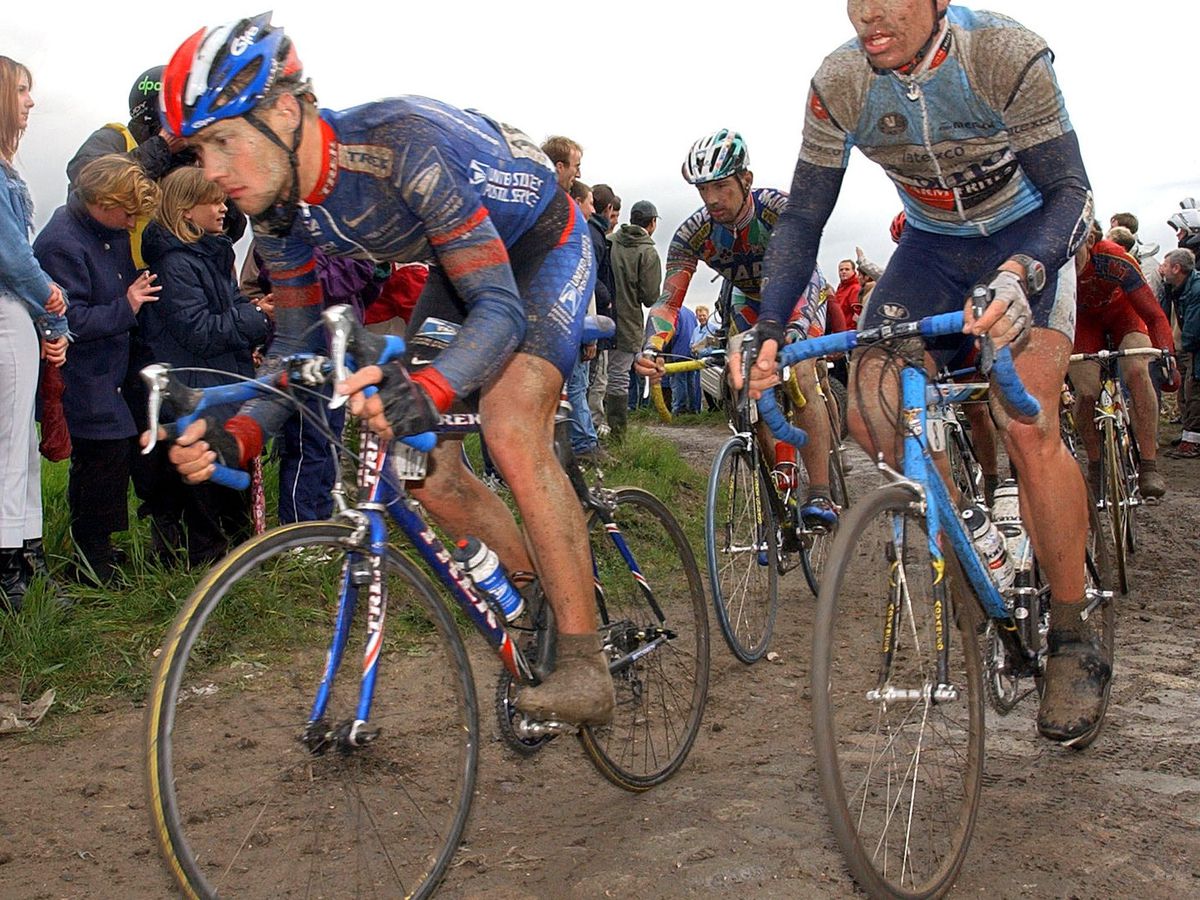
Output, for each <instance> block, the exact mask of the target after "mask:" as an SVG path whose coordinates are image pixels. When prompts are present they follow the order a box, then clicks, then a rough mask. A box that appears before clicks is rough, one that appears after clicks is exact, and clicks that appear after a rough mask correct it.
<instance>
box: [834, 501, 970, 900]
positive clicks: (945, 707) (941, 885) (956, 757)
mask: <svg viewBox="0 0 1200 900" xmlns="http://www.w3.org/2000/svg"><path fill="white" fill-rule="evenodd" d="M897 517H899V521H900V522H901V523H902V524H903V529H902V531H901V533H902V534H903V535H905V536H906V537H907V540H906V541H904V542H903V543H902V545H901V547H900V549H899V552H898V553H897V551H896V549H895V545H894V544H893V535H894V528H895V524H896V521H897ZM889 554H890V556H889ZM889 558H890V559H891V560H892V563H891V564H890V565H888V564H886V562H885V561H886V560H887V559H889ZM931 571H932V568H931V564H930V559H929V555H928V542H927V540H926V533H925V522H924V517H923V516H922V515H921V513H920V509H919V503H918V498H917V495H916V494H915V493H914V492H913V491H911V490H910V489H909V488H907V487H905V486H902V485H885V486H883V487H881V488H878V489H877V490H875V491H874V492H872V493H871V494H869V495H868V496H867V497H865V498H863V499H861V500H860V501H859V502H858V503H857V504H856V505H855V506H854V508H853V509H852V510H851V512H850V514H849V515H848V516H847V518H846V521H845V522H844V523H843V524H842V527H841V530H840V531H839V533H838V536H837V538H836V540H835V541H834V546H833V550H832V553H831V557H830V568H829V571H828V573H827V575H826V579H825V583H824V585H823V586H822V589H821V595H820V598H819V600H818V604H817V615H816V623H815V626H814V631H813V669H812V694H813V707H812V716H813V730H814V750H815V753H816V758H817V771H818V776H819V779H818V780H819V783H820V789H821V796H822V798H823V800H824V803H825V807H826V810H827V811H828V813H829V818H830V822H831V825H832V827H833V832H834V835H835V837H836V839H837V843H838V846H839V847H840V849H841V851H842V855H843V857H844V859H845V861H846V864H847V866H848V868H849V869H850V872H851V874H852V875H853V876H854V878H855V880H856V881H857V882H858V884H859V885H860V886H861V887H862V888H863V889H864V890H865V891H866V892H867V893H869V894H870V895H872V896H874V897H906V898H916V897H937V896H941V895H942V894H944V893H945V892H946V891H948V890H949V889H950V887H951V885H952V884H953V883H954V879H955V878H956V876H957V874H958V872H959V869H960V868H961V866H962V863H963V859H964V858H965V856H966V853H967V848H968V845H969V843H970V838H971V833H972V831H973V828H974V824H975V818H976V813H977V809H978V805H979V798H980V791H981V788H982V776H983V728H984V687H983V681H982V673H981V664H980V659H979V645H978V636H977V634H976V629H975V620H976V617H977V613H976V607H975V606H974V605H973V604H974V600H973V598H971V597H970V596H969V595H967V594H966V593H965V592H963V591H962V590H961V588H960V587H959V585H961V584H964V583H965V582H963V581H962V580H961V577H954V576H956V575H957V574H958V573H957V563H956V561H955V560H954V559H953V557H948V558H947V559H946V574H947V576H948V580H949V585H948V593H947V596H948V598H949V600H950V603H951V606H952V609H951V610H950V619H951V621H952V623H953V627H952V629H951V633H950V635H949V637H950V638H951V639H950V640H949V641H947V644H948V646H949V647H950V648H951V651H952V655H951V660H950V661H951V681H952V683H953V684H954V685H955V686H956V687H957V688H958V695H957V697H956V698H955V699H953V700H950V699H946V698H942V699H941V700H939V701H936V702H935V701H934V700H932V699H931V697H930V694H929V688H930V687H931V686H932V677H933V676H932V673H933V672H934V667H935V666H936V657H937V654H936V651H935V650H934V649H933V648H934V646H935V640H934V636H935V633H936V630H937V629H936V625H935V615H934V604H933V602H932V600H931V599H930V598H929V597H928V596H927V593H926V592H927V591H928V589H929V586H930V584H931V583H932V575H931ZM893 590H895V591H896V592H897V593H895V594H894V593H893ZM900 591H904V592H906V596H905V597H902V596H901V595H900V593H899V592H900ZM914 599H915V600H916V602H912V601H913V600H914ZM892 602H895V603H896V606H894V607H892V608H891V609H889V603H892ZM895 609H898V610H899V614H898V615H895V616H893V615H892V611H893V610H895ZM885 624H886V625H887V626H889V627H888V628H887V629H885ZM955 634H957V640H954V639H953V638H954V636H955ZM881 636H883V637H884V638H885V641H886V640H888V639H893V638H894V640H895V642H896V644H895V648H894V653H893V661H892V664H891V669H890V675H889V677H888V680H887V684H888V685H889V686H894V687H896V688H899V689H902V690H903V689H912V690H914V691H918V692H919V693H920V694H921V697H920V698H919V699H914V698H912V697H909V698H899V699H897V698H892V699H891V701H890V702H887V701H884V700H874V701H873V700H871V699H869V698H868V694H867V692H868V691H871V690H874V689H877V688H880V687H882V686H883V685H882V684H881V680H880V672H879V665H878V664H879V663H880V662H881V661H882V657H881V653H880V647H881V642H880V638H881ZM873 660H874V661H876V664H875V665H873V664H872V661H873ZM939 739H940V740H943V741H944V742H945V743H947V744H949V745H951V746H949V747H948V748H943V747H941V746H938V745H937V744H935V741H936V740H939ZM873 804H878V806H875V805H873Z"/></svg>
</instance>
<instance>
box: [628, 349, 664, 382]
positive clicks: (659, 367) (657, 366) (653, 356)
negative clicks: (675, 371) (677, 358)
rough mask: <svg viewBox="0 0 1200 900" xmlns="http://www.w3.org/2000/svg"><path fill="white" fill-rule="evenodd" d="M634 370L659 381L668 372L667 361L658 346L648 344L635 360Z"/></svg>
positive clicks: (644, 376)
mask: <svg viewBox="0 0 1200 900" xmlns="http://www.w3.org/2000/svg"><path fill="white" fill-rule="evenodd" d="M633 370H634V371H635V372H637V374H638V375H640V376H642V377H643V378H649V379H650V380H651V381H652V382H655V383H657V382H659V381H661V380H662V377H663V376H664V375H665V374H666V373H667V368H666V363H664V362H663V361H662V358H661V357H660V356H659V355H658V348H656V347H654V346H653V345H652V344H648V345H647V346H646V347H645V349H643V350H642V352H641V353H639V354H638V355H637V357H636V358H634V360H633Z"/></svg>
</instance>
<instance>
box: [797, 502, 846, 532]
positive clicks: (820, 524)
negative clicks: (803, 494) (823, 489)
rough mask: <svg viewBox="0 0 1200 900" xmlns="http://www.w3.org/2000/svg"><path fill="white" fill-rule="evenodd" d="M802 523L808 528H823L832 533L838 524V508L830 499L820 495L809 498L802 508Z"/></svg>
mask: <svg viewBox="0 0 1200 900" xmlns="http://www.w3.org/2000/svg"><path fill="white" fill-rule="evenodd" d="M800 521H802V522H803V523H804V525H805V527H806V528H823V529H825V530H826V531H832V530H833V529H834V528H835V527H837V523H838V512H837V507H836V506H834V505H833V501H832V500H830V499H829V498H828V497H823V496H820V495H816V496H813V497H809V498H808V499H807V500H805V501H804V505H803V506H801V507H800Z"/></svg>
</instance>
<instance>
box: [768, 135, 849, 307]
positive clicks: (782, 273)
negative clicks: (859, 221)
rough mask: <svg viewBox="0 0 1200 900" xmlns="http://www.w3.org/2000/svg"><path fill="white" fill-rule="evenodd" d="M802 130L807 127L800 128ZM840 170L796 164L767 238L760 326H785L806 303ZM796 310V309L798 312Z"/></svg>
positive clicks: (800, 162)
mask: <svg viewBox="0 0 1200 900" xmlns="http://www.w3.org/2000/svg"><path fill="white" fill-rule="evenodd" d="M806 130H807V126H806ZM845 172H846V170H845V169H844V168H830V167H826V166H818V165H814V164H813V163H810V162H806V161H805V160H804V159H803V157H802V158H801V159H800V160H798V161H797V163H796V170H795V173H794V174H793V176H792V188H791V193H790V199H789V200H788V205H787V208H786V209H785V210H784V211H783V214H782V215H780V217H779V221H778V222H777V223H776V225H775V230H774V231H773V232H772V233H771V241H770V243H769V244H768V245H767V252H766V255H765V257H764V260H763V272H764V275H763V292H762V305H761V308H760V312H759V319H760V320H768V321H773V322H786V321H789V320H790V319H792V318H793V317H794V316H796V315H797V309H798V308H800V309H801V310H802V309H803V306H802V305H803V304H804V303H806V302H807V297H806V296H805V292H806V289H807V286H808V284H809V282H810V279H812V277H813V276H814V269H815V267H816V263H817V248H818V247H819V246H820V243H821V232H822V231H823V230H824V229H825V223H826V221H828V219H829V216H830V214H831V213H832V212H833V207H834V204H835V203H836V202H837V197H838V192H839V191H840V190H841V187H842V176H843V175H845ZM798 304H799V306H798Z"/></svg>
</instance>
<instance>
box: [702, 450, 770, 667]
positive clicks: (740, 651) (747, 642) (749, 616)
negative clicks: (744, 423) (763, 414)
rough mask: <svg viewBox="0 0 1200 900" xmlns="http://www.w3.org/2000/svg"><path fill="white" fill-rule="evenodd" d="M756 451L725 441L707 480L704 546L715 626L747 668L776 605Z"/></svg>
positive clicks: (759, 650)
mask: <svg viewBox="0 0 1200 900" xmlns="http://www.w3.org/2000/svg"><path fill="white" fill-rule="evenodd" d="M772 490H774V486H773V485H770V484H768V483H767V481H766V478H765V477H764V476H763V474H762V468H761V466H759V464H758V459H757V457H756V451H755V450H754V449H751V447H748V446H747V443H746V441H744V440H743V439H742V438H740V437H736V436H735V437H731V438H730V439H729V440H727V441H726V442H725V443H724V444H723V445H722V446H721V449H720V450H718V451H717V455H716V457H715V458H714V459H713V464H712V470H711V472H710V473H709V476H708V490H707V492H706V495H705V509H704V546H705V551H706V552H705V555H706V557H707V561H708V579H709V585H710V586H711V588H712V596H713V608H714V610H715V611H716V615H717V625H718V626H719V627H720V629H721V634H722V635H723V636H724V638H725V643H726V644H728V645H729V649H730V651H731V652H732V653H733V655H734V656H735V657H737V658H738V659H739V660H741V661H742V662H743V663H746V664H747V665H750V664H751V663H754V662H757V661H758V660H759V659H761V658H762V656H763V654H765V653H766V652H767V647H768V646H770V643H771V633H772V631H773V630H774V628H775V614H776V611H777V609H778V606H779V543H778V535H777V524H776V522H775V516H774V513H773V511H772V509H771V504H770V501H769V500H768V494H767V492H768V491H772Z"/></svg>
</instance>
